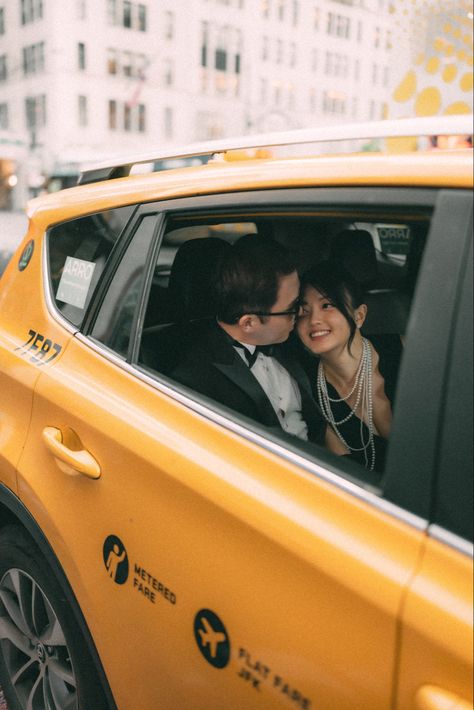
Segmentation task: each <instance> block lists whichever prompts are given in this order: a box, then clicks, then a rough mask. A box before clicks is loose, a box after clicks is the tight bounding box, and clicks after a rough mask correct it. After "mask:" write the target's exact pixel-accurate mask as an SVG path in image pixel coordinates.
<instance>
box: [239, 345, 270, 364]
mask: <svg viewBox="0 0 474 710" xmlns="http://www.w3.org/2000/svg"><path fill="white" fill-rule="evenodd" d="M232 344H233V345H234V346H235V347H236V348H239V349H240V350H243V351H244V355H245V359H246V360H247V364H248V366H249V367H252V365H253V364H254V362H255V360H256V359H257V357H258V353H262V355H267V356H269V357H270V356H271V355H273V345H257V346H256V347H255V350H254V351H253V353H252V352H250V350H249V349H248V348H246V347H245V345H242V343H239V341H238V340H234V341H233V343H232Z"/></svg>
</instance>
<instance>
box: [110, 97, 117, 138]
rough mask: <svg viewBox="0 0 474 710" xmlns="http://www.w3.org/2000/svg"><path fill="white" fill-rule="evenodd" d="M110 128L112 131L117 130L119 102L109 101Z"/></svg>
mask: <svg viewBox="0 0 474 710" xmlns="http://www.w3.org/2000/svg"><path fill="white" fill-rule="evenodd" d="M109 128H110V130H111V131H116V130H117V102H116V101H113V100H111V101H109Z"/></svg>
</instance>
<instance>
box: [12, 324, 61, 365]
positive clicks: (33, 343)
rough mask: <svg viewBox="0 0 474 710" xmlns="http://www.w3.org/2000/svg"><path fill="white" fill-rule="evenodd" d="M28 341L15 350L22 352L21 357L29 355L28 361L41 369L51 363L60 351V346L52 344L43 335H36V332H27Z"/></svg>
mask: <svg viewBox="0 0 474 710" xmlns="http://www.w3.org/2000/svg"><path fill="white" fill-rule="evenodd" d="M28 335H29V338H28V340H27V341H26V342H25V343H23V345H20V346H19V347H18V348H15V350H23V352H22V353H21V355H24V356H27V355H29V354H31V353H34V354H31V357H30V358H29V361H30V362H32V363H34V364H35V365H38V367H41V366H42V365H46V364H47V363H48V362H51V361H52V360H54V358H56V357H57V356H58V355H59V353H60V352H61V350H62V347H61V345H59V344H58V343H54V342H53V341H52V340H50V338H45V337H44V335H42V334H41V333H38V332H37V331H36V330H32V329H31V328H30V330H29V331H28Z"/></svg>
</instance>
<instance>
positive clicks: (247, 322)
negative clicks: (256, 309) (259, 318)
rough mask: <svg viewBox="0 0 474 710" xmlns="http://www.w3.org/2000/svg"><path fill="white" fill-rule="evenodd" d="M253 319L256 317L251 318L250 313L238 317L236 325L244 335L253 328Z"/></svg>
mask: <svg viewBox="0 0 474 710" xmlns="http://www.w3.org/2000/svg"><path fill="white" fill-rule="evenodd" d="M255 318H256V316H253V315H252V314H251V313H245V314H244V315H243V316H240V318H239V320H238V322H237V325H238V326H239V328H241V329H242V331H243V332H244V333H248V332H249V331H251V330H253V328H254V325H255Z"/></svg>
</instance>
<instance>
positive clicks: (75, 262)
mask: <svg viewBox="0 0 474 710" xmlns="http://www.w3.org/2000/svg"><path fill="white" fill-rule="evenodd" d="M94 269H95V264H94V262H92V261H84V260H83V259H75V258H74V257H73V256H68V257H67V259H66V263H65V264H64V269H63V273H62V275H61V280H60V282H59V286H58V291H57V293H56V299H57V300H58V301H62V302H63V303H69V304H70V305H71V306H76V307H77V308H84V305H85V302H86V299H87V294H88V293H89V288H90V285H91V280H92V274H93V273H94Z"/></svg>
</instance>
